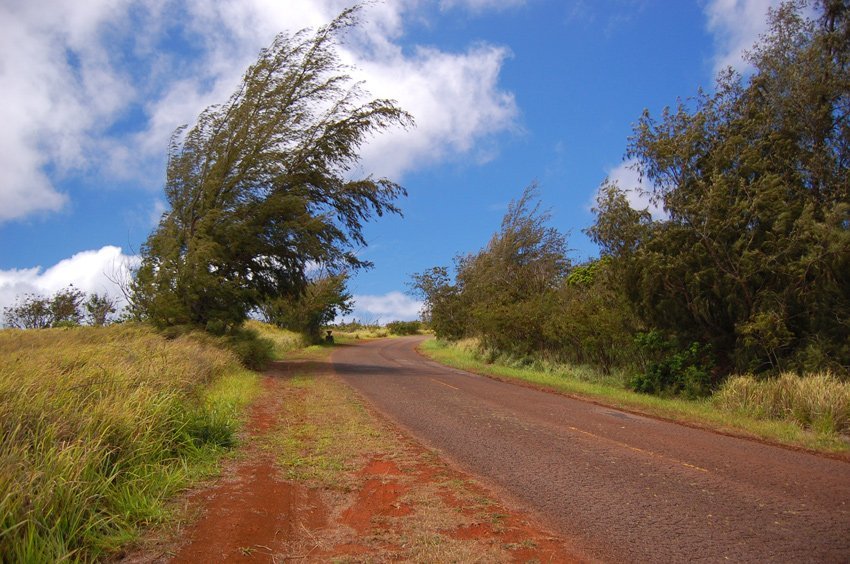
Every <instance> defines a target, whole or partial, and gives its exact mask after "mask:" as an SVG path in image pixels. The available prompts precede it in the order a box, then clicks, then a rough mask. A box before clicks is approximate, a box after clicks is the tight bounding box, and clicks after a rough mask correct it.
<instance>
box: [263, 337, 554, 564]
mask: <svg viewBox="0 0 850 564" xmlns="http://www.w3.org/2000/svg"><path fill="white" fill-rule="evenodd" d="M348 346H350V345H348ZM330 350H331V349H330V348H327V347H326V348H323V349H317V350H316V351H314V352H313V354H311V355H310V357H311V360H313V361H319V362H306V363H304V365H303V369H301V368H300V367H299V365H298V363H297V362H294V363H292V365H291V366H290V367H289V368H288V370H291V371H292V375H291V376H284V377H281V379H280V380H279V382H278V387H277V389H278V392H277V393H279V394H281V398H282V402H281V406H282V408H281V409H282V411H281V413H280V420H279V424H278V425H277V426H276V427H275V429H274V430H273V431H272V432H271V433H269V434H268V435H267V436H265V437H263V438H262V439H261V440H262V441H263V442H262V443H261V444H263V445H264V447H265V448H266V449H267V451H268V452H270V453H271V454H272V455H273V456H274V458H275V460H276V461H277V463H278V464H279V465H280V466H281V468H282V475H283V477H285V478H287V479H289V480H293V481H295V482H297V483H299V484H301V485H304V486H307V487H309V488H314V489H317V490H318V491H319V492H320V497H321V498H322V499H323V500H324V503H325V504H326V506H327V507H326V509H325V511H324V512H325V513H326V514H327V515H328V516H329V517H328V523H327V524H325V525H323V526H322V528H321V529H320V530H308V529H307V528H300V529H299V531H298V534H296V535H294V537H293V538H292V539H289V540H288V541H287V546H288V549H287V552H285V553H283V554H276V555H275V557H279V558H280V559H281V560H282V561H283V560H287V559H289V558H303V557H304V555H305V554H309V555H310V558H311V559H313V560H315V561H320V560H324V561H334V562H336V561H340V562H342V561H345V562H347V561H357V562H361V561H367V562H373V561H374V562H384V561H404V562H473V561H476V562H482V561H483V562H510V561H516V560H517V558H519V555H520V554H521V553H520V552H519V551H522V550H526V549H527V548H528V547H526V546H521V545H519V544H517V545H516V546H514V545H513V544H511V542H513V539H514V538H515V537H517V536H521V535H526V536H533V537H534V540H535V542H536V543H540V544H541V546H542V548H541V549H539V550H538V551H537V553H535V554H532V555H531V556H529V557H528V559H530V560H534V559H535V558H537V557H538V556H537V555H543V557H542V558H539V560H545V559H550V558H552V557H551V556H548V555H553V554H555V555H556V554H558V552H557V550H558V548H557V547H558V546H560V545H557V542H558V541H556V540H554V539H552V538H551V537H549V536H547V535H545V534H541V533H540V532H539V531H537V532H527V531H531V528H530V527H531V526H530V525H528V524H527V523H526V522H525V521H522V524H523V525H524V526H526V527H527V528H526V529H522V532H518V529H519V526H520V525H519V523H520V517H518V516H517V515H515V514H513V513H510V512H509V511H508V510H506V509H505V508H504V507H502V506H501V505H500V504H499V503H498V502H497V501H495V500H493V499H492V498H490V497H489V496H488V495H487V494H486V493H485V492H484V491H483V490H482V489H481V488H480V486H477V485H475V483H474V482H473V481H472V480H470V479H469V478H467V477H465V476H462V475H460V474H459V473H458V472H456V471H454V470H452V469H450V468H449V467H448V466H447V465H446V463H445V462H443V461H442V460H440V458H439V456H437V455H436V454H435V453H434V452H433V451H429V450H426V449H423V448H422V447H420V446H418V445H416V444H415V443H413V442H412V441H410V440H409V439H407V438H405V437H404V435H402V434H401V433H399V431H398V430H397V429H396V428H395V427H394V426H393V425H392V424H390V423H389V422H388V421H386V420H384V419H383V418H381V417H379V416H377V415H376V414H374V413H373V412H371V411H370V410H368V409H367V408H366V407H364V404H363V403H362V401H361V400H360V398H359V397H358V396H357V394H356V393H355V392H354V391H353V390H352V389H351V388H349V387H348V386H346V385H345V384H344V383H343V382H341V381H340V380H339V379H338V378H337V377H336V376H334V375H333V374H331V373H330V366H329V365H328V364H326V363H325V362H322V360H323V359H322V357H321V356H320V353H322V352H323V353H324V355H325V360H326V356H327V355H329V353H330ZM494 523H496V524H494ZM479 527H480V529H481V530H480V531H479ZM470 531H471V532H470ZM465 532H466V535H464V533H465ZM506 539H509V540H510V542H508V540H506ZM547 543H548V544H547ZM348 550H355V551H356V552H353V553H349V552H347V551H348ZM535 550H537V549H535ZM556 559H557V558H556Z"/></svg>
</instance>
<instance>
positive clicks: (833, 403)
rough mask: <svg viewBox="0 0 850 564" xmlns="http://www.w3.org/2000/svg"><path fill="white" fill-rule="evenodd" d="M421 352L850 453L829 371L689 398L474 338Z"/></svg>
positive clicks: (690, 419) (735, 383) (592, 396)
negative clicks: (504, 350)
mask: <svg viewBox="0 0 850 564" xmlns="http://www.w3.org/2000/svg"><path fill="white" fill-rule="evenodd" d="M420 350H421V351H422V352H423V353H424V354H425V355H426V356H428V357H430V358H432V359H433V360H436V361H438V362H441V363H443V364H447V365H449V366H453V367H455V368H460V369H462V370H467V371H469V372H474V373H477V374H484V375H487V376H491V377H495V378H500V379H505V380H515V381H521V382H527V383H528V384H531V385H533V386H536V387H540V388H544V389H550V390H555V391H558V392H561V393H564V394H567V395H571V396H575V397H579V398H583V399H589V400H591V401H598V402H600V403H602V404H604V405H609V406H612V407H616V408H620V409H625V410H627V411H632V412H636V413H642V414H645V415H649V416H653V417H661V418H664V419H671V420H674V421H681V422H684V423H688V424H692V425H696V426H698V427H704V428H708V429H713V430H716V431H720V432H724V433H731V434H735V435H742V436H748V437H753V438H757V439H762V440H766V441H770V442H775V443H779V444H784V445H788V446H795V447H803V448H806V449H810V450H814V451H820V452H830V453H847V452H850V428H848V425H847V421H848V415H850V383H848V382H846V381H840V380H838V379H837V378H835V377H834V376H831V375H813V376H808V377H800V376H797V375H796V374H784V375H783V376H782V377H781V378H778V379H773V378H769V379H764V380H756V379H755V378H753V377H749V376H746V377H733V378H730V379H728V380H727V381H726V383H724V385H723V387H722V388H721V389H720V390H719V391H717V392H715V394H714V395H712V396H709V397H704V398H693V399H688V398H684V397H681V396H659V395H652V394H644V393H640V392H635V391H634V390H632V389H630V388H629V386H628V385H627V382H628V380H629V374H628V372H627V371H625V370H618V371H613V372H609V373H605V372H603V371H602V370H600V369H599V368H597V367H594V366H591V365H577V364H562V363H557V362H549V361H544V360H539V359H537V360H532V359H530V358H527V357H526V358H522V359H517V358H511V357H505V356H502V355H498V354H494V353H493V352H492V351H485V350H483V349H482V348H481V346H480V343H479V342H478V341H477V340H475V339H464V340H462V341H455V342H448V341H441V340H434V339H432V340H428V341H425V342H424V343H423V344H422V345H421V347H420Z"/></svg>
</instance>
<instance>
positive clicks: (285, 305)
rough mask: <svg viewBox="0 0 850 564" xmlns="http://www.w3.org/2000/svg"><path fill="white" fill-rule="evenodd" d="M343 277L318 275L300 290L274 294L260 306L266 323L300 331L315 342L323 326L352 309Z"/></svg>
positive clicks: (351, 302)
mask: <svg viewBox="0 0 850 564" xmlns="http://www.w3.org/2000/svg"><path fill="white" fill-rule="evenodd" d="M347 280H348V276H347V275H346V274H337V275H328V276H320V277H318V278H316V279H314V280H311V281H310V282H309V283H308V285H307V288H306V290H305V291H304V292H302V293H300V294H293V295H288V296H281V297H278V298H275V299H273V300H270V301H269V302H267V303H266V304H264V305H263V306H262V307H261V308H260V309H261V311H262V313H263V316H264V317H265V319H266V321H267V322H268V323H273V324H274V325H277V326H278V327H283V328H285V329H290V330H292V331H297V332H300V333H303V334H304V335H306V336H307V337H308V338H310V339H311V340H313V341H314V342H318V341H319V340H321V330H322V327H323V326H325V325H328V324H329V323H331V322H333V320H334V319H336V317H337V316H338V315H345V314H348V313H351V311H352V306H353V301H352V297H351V294H350V293H348V291H347V289H346V282H347Z"/></svg>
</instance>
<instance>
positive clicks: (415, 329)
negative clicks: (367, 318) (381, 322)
mask: <svg viewBox="0 0 850 564" xmlns="http://www.w3.org/2000/svg"><path fill="white" fill-rule="evenodd" d="M421 329H422V323H420V322H419V321H392V322H390V323H387V331H389V332H390V335H416V334H418V333H419V331H420V330H421Z"/></svg>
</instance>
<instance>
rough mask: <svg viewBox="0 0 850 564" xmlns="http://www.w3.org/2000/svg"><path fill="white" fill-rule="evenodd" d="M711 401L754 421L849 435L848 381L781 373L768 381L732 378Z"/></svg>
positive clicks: (826, 376) (833, 377) (743, 377)
mask: <svg viewBox="0 0 850 564" xmlns="http://www.w3.org/2000/svg"><path fill="white" fill-rule="evenodd" d="M712 400H713V402H714V404H715V405H716V406H718V407H719V408H721V409H725V410H728V411H735V412H740V413H745V414H747V415H749V416H751V417H755V418H757V419H779V420H781V419H787V420H791V421H795V422H796V423H798V424H799V425H801V426H802V427H807V428H812V429H814V430H815V431H818V432H821V433H850V382H842V381H840V380H838V378H836V377H835V376H833V375H832V374H829V373H823V374H810V375H807V376H805V377H799V376H797V375H796V374H791V373H785V374H782V375H780V376H779V377H778V378H773V379H768V380H756V379H755V378H753V377H752V376H736V377H733V378H730V379H728V380H727V381H726V382H725V383H724V384H723V387H722V388H721V389H720V390H718V391H717V393H715V394H714V396H713V398H712Z"/></svg>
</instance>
